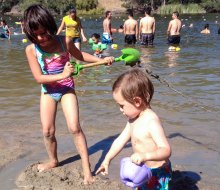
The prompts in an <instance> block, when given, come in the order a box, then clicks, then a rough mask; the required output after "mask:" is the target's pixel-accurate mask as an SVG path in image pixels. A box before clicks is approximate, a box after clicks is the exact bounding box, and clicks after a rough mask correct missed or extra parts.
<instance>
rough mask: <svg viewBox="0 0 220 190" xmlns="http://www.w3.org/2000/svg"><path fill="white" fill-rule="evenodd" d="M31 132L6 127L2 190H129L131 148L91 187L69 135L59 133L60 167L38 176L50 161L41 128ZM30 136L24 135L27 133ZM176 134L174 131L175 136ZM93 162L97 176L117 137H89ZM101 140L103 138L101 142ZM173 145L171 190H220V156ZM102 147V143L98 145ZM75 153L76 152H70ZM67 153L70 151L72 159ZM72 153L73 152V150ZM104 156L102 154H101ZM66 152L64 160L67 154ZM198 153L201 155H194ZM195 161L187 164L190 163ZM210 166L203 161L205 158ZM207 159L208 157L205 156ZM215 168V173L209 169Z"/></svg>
mask: <svg viewBox="0 0 220 190" xmlns="http://www.w3.org/2000/svg"><path fill="white" fill-rule="evenodd" d="M27 127H28V126H25V127H22V126H17V131H14V132H13V138H12V131H11V130H10V128H7V127H4V126H1V128H0V130H1V135H0V136H1V138H0V139H1V141H0V148H1V152H0V158H1V159H0V168H1V170H0V182H1V184H2V185H1V186H2V187H1V189H13V190H15V189H16V190H35V189H39V190H49V189H51V190H61V189H62V190H70V189H74V190H78V189H97V190H101V189H106V190H110V189H115V190H119V189H121V190H126V189H130V188H129V187H126V186H125V185H124V184H122V183H121V182H120V179H119V168H120V166H119V162H120V159H121V158H122V157H125V156H128V155H130V153H131V147H130V145H128V146H127V147H126V148H125V149H124V150H123V151H122V152H121V153H120V155H119V156H117V157H116V158H115V159H114V160H113V161H112V163H111V167H110V174H109V176H102V175H98V176H95V179H96V180H95V182H94V184H92V185H89V186H84V185H83V174H82V169H81V162H80V158H79V156H78V155H77V152H76V150H74V146H73V144H72V142H71V138H70V135H69V134H68V132H67V131H65V130H64V131H63V130H62V131H59V133H60V134H58V136H57V137H58V143H60V144H58V145H59V146H60V147H61V150H60V154H59V159H60V166H59V167H57V168H54V169H50V170H48V171H44V172H38V171H37V169H36V166H37V164H38V163H39V162H43V161H45V160H46V159H47V154H46V152H45V150H44V145H43V142H42V137H41V131H40V129H39V126H36V127H35V131H33V130H28V128H27ZM24 130H25V131H26V132H25V134H24V133H23V132H22V131H24ZM170 130H171V129H169V131H170ZM86 135H87V140H88V146H89V154H90V162H91V166H92V171H94V170H96V169H97V167H98V166H99V164H100V163H101V161H102V159H103V156H104V154H105V153H106V151H107V149H108V148H109V146H110V144H111V142H112V141H113V140H114V138H115V136H110V137H107V138H105V139H101V138H100V141H97V140H94V134H92V133H90V132H87V133H86ZM101 135H102V134H100V136H101ZM168 138H169V141H170V143H171V145H172V149H173V155H172V157H171V161H172V165H173V180H172V182H171V186H172V188H171V189H172V190H219V187H220V182H219V178H218V177H219V163H218V162H216V165H215V164H213V165H212V166H213V167H212V166H210V165H209V162H210V161H211V162H212V161H213V162H214V161H217V160H218V159H219V152H216V151H214V150H212V149H210V148H207V147H205V146H202V145H201V144H199V143H195V142H194V141H193V140H189V139H187V138H184V137H183V136H182V137H181V136H180V135H179V134H177V133H176V134H174V133H171V132H169V134H168ZM96 141H97V142H96ZM70 147H72V148H70ZM62 148H64V149H68V148H69V149H70V150H69V153H68V151H66V150H62ZM71 149H72V150H71ZM100 150H101V151H100ZM62 151H65V152H66V153H65V154H62ZM195 152H196V154H195ZM192 154H193V155H194V156H193V159H191V160H188V157H189V156H191V155H192ZM203 154H204V155H205V158H206V159H207V161H205V160H203V158H204V157H203V156H204V155H203ZM202 155H203V156H202ZM210 167H212V168H211V169H210Z"/></svg>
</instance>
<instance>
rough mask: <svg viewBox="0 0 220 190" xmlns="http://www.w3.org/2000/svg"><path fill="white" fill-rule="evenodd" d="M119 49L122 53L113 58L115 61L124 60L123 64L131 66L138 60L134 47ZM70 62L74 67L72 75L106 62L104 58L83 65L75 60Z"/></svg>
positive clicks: (137, 52)
mask: <svg viewBox="0 0 220 190" xmlns="http://www.w3.org/2000/svg"><path fill="white" fill-rule="evenodd" d="M121 51H122V55H121V56H120V57H116V58H115V59H114V61H115V62H119V61H124V62H125V65H129V66H131V67H132V66H134V65H136V64H137V63H138V62H140V52H139V51H138V50H136V49H134V48H125V49H122V50H121ZM70 63H71V64H73V66H74V67H75V68H74V72H73V75H78V74H79V72H80V71H81V70H82V69H84V68H89V67H94V66H98V65H105V64H107V62H106V61H105V60H103V61H99V62H97V63H89V64H85V65H82V64H78V63H75V62H70Z"/></svg>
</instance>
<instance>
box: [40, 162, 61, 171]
mask: <svg viewBox="0 0 220 190" xmlns="http://www.w3.org/2000/svg"><path fill="white" fill-rule="evenodd" d="M58 165H59V163H58V162H48V163H43V164H38V166H37V170H38V172H42V171H44V170H48V169H51V168H55V167H57V166H58Z"/></svg>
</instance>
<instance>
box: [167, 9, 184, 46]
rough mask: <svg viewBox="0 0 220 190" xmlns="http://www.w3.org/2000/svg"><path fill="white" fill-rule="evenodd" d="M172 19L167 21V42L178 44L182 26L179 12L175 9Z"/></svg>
mask: <svg viewBox="0 0 220 190" xmlns="http://www.w3.org/2000/svg"><path fill="white" fill-rule="evenodd" d="M172 19H173V20H171V21H170V22H169V25H168V28H167V35H168V39H167V40H168V43H169V44H173V45H178V44H179V43H180V30H181V28H182V22H181V21H180V19H179V13H178V12H177V11H175V12H173V14H172Z"/></svg>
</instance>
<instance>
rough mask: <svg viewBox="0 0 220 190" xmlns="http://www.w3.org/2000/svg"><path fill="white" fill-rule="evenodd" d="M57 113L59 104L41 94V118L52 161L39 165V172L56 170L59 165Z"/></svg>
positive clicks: (46, 144)
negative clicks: (56, 133) (56, 134)
mask: <svg viewBox="0 0 220 190" xmlns="http://www.w3.org/2000/svg"><path fill="white" fill-rule="evenodd" d="M56 111H57V102H56V101H55V100H53V99H52V98H51V97H50V96H49V95H47V94H46V95H45V94H43V93H42V94H41V100H40V116H41V123H42V128H43V136H44V143H45V146H46V149H47V153H48V156H49V159H50V161H49V162H48V163H43V164H39V165H38V170H39V171H43V170H46V169H50V168H54V167H56V166H57V165H58V158H57V141H56V138H55V117H56Z"/></svg>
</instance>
